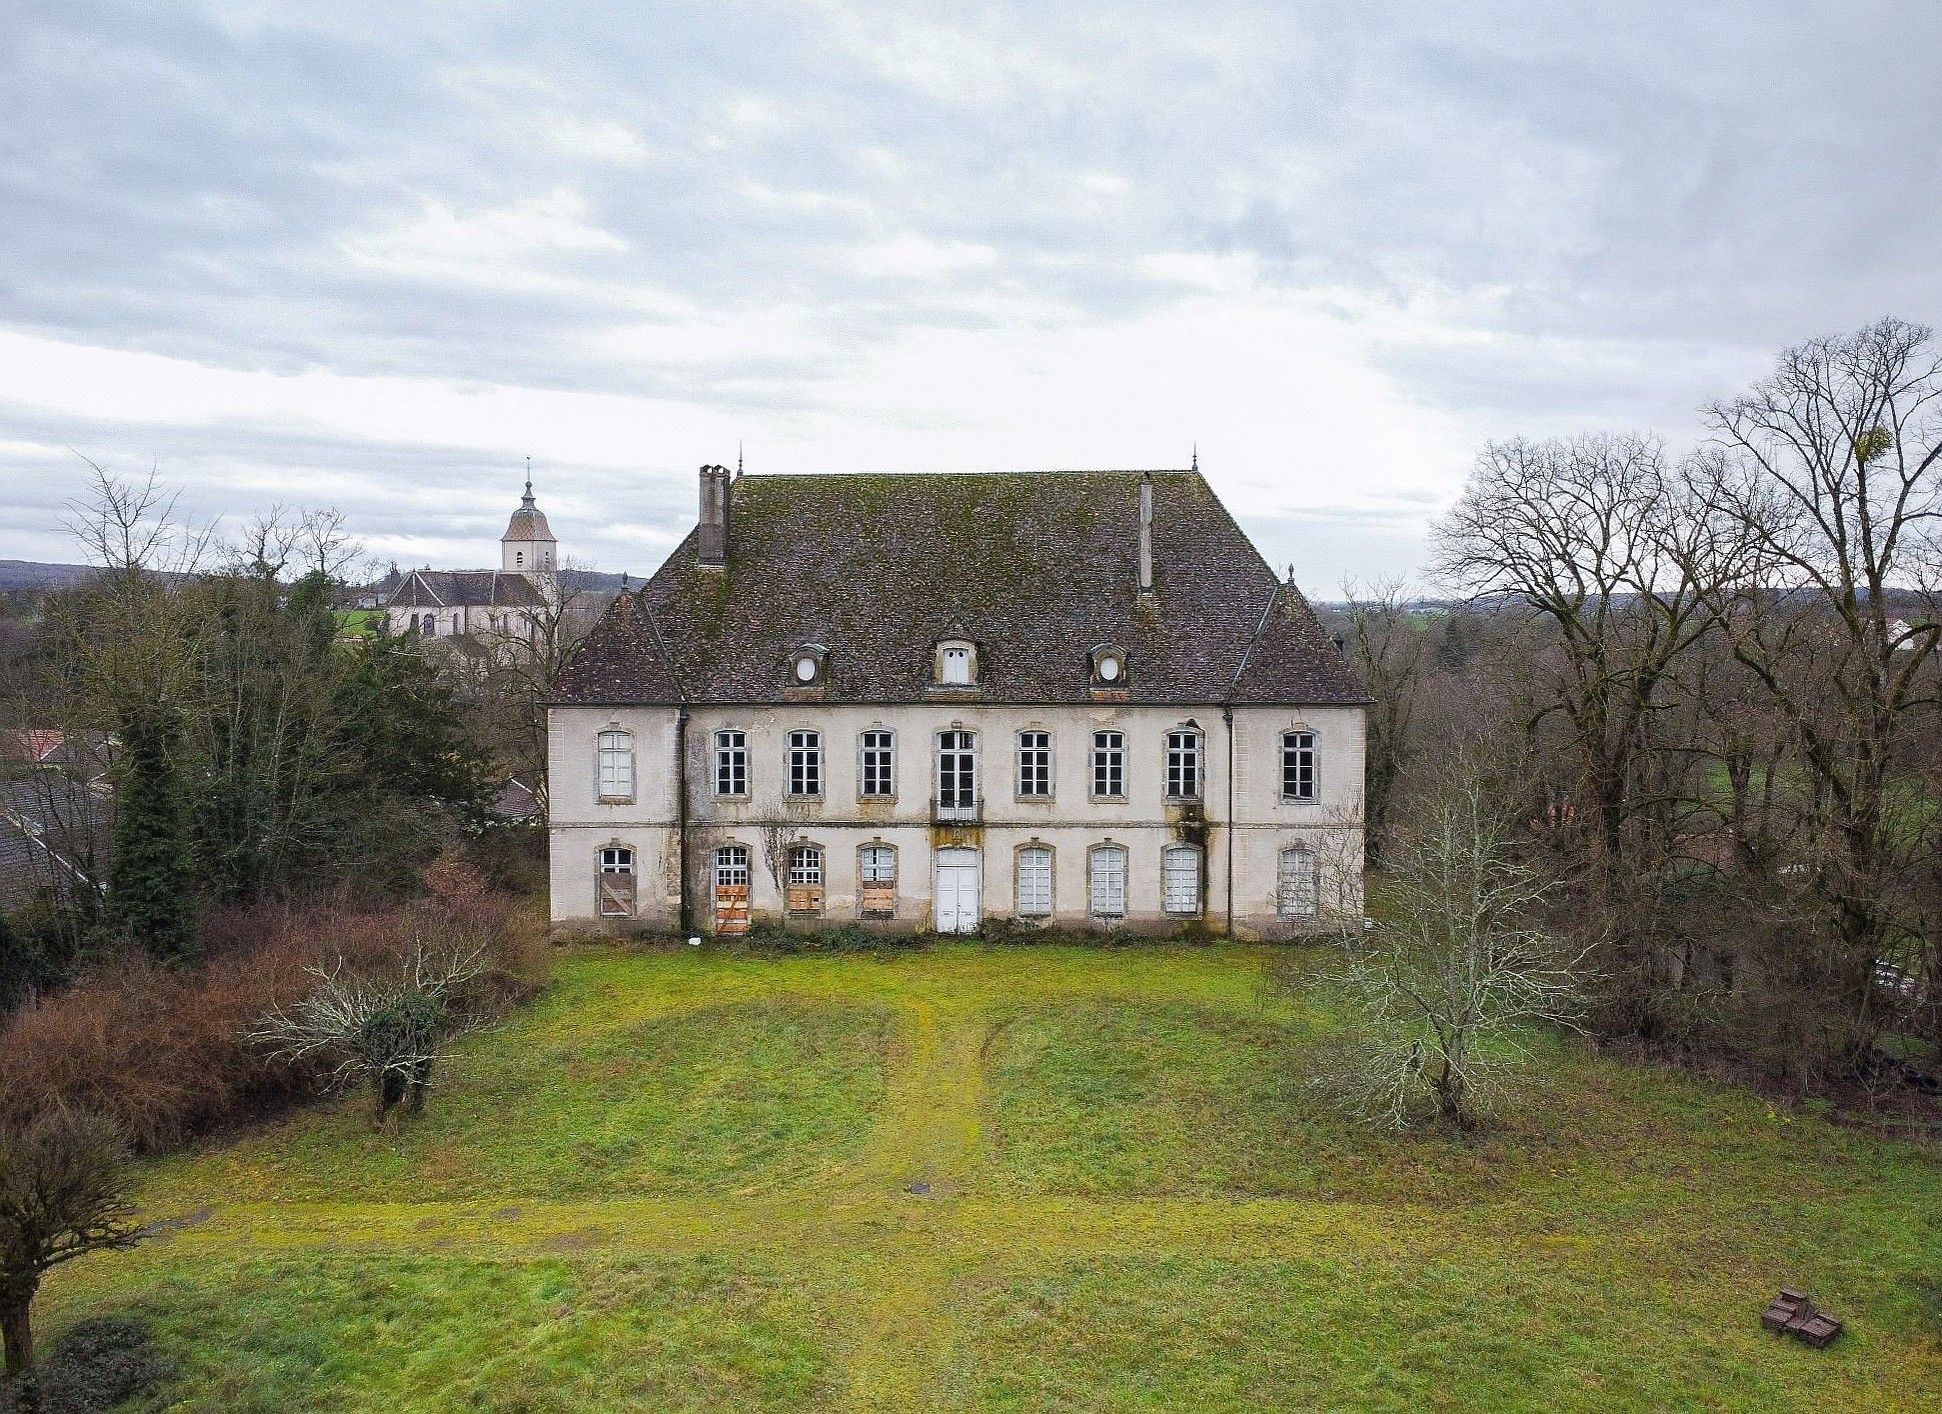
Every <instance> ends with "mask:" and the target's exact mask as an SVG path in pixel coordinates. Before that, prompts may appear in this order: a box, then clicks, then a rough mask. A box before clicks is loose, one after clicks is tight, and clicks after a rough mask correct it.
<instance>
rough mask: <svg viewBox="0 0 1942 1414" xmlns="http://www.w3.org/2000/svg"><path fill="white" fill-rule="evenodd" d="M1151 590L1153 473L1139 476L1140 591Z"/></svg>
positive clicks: (1148, 592)
mask: <svg viewBox="0 0 1942 1414" xmlns="http://www.w3.org/2000/svg"><path fill="white" fill-rule="evenodd" d="M1152 592H1153V473H1152V472H1150V471H1149V472H1148V473H1147V474H1146V475H1144V476H1142V477H1141V478H1140V593H1141V594H1143V595H1144V594H1151V593H1152Z"/></svg>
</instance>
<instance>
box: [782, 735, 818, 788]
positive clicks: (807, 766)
mask: <svg viewBox="0 0 1942 1414" xmlns="http://www.w3.org/2000/svg"><path fill="white" fill-rule="evenodd" d="M822 793H823V734H822V733H821V732H790V733H789V794H791V795H821V794H822Z"/></svg>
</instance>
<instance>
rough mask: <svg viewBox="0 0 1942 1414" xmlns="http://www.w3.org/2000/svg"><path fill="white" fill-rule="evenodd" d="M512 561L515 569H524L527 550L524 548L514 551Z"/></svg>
mask: <svg viewBox="0 0 1942 1414" xmlns="http://www.w3.org/2000/svg"><path fill="white" fill-rule="evenodd" d="M512 563H513V568H514V569H524V568H525V567H526V552H525V551H524V550H515V551H513V552H512Z"/></svg>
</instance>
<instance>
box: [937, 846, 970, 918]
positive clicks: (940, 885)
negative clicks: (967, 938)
mask: <svg viewBox="0 0 1942 1414" xmlns="http://www.w3.org/2000/svg"><path fill="white" fill-rule="evenodd" d="M932 897H933V898H934V899H935V900H936V904H935V913H936V915H937V931H938V932H940V933H975V932H976V931H977V929H978V922H979V918H978V852H977V851H976V850H975V849H940V850H939V851H938V852H937V887H936V891H935V892H934V893H933V895H932Z"/></svg>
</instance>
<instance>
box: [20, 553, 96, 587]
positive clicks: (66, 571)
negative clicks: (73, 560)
mask: <svg viewBox="0 0 1942 1414" xmlns="http://www.w3.org/2000/svg"><path fill="white" fill-rule="evenodd" d="M94 572H95V570H94V566H92V565H50V564H43V563H42V562H40V561H39V560H0V590H5V589H53V588H59V587H61V586H64V585H69V584H79V583H80V582H81V581H82V580H84V579H86V578H87V577H88V576H89V575H91V574H93V573H94Z"/></svg>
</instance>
